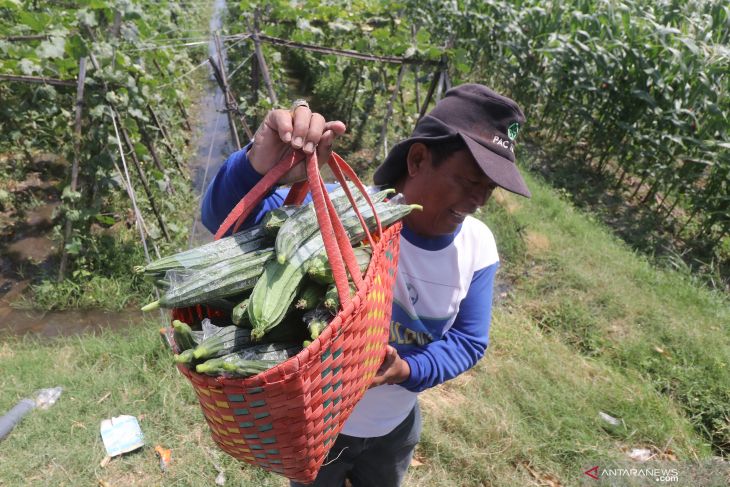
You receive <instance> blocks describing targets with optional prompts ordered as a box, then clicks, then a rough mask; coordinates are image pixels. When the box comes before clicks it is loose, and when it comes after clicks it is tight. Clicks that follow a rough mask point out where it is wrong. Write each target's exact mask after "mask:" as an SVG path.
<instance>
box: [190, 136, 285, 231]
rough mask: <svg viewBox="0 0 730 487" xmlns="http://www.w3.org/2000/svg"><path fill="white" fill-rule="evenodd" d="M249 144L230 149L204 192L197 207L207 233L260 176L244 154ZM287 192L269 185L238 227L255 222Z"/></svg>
mask: <svg viewBox="0 0 730 487" xmlns="http://www.w3.org/2000/svg"><path fill="white" fill-rule="evenodd" d="M250 147H251V144H248V145H247V146H246V147H244V148H243V149H241V150H240V151H237V152H234V153H233V154H232V155H231V156H230V157H229V158H228V160H226V162H225V163H223V166H221V168H220V170H219V171H218V174H216V176H215V178H214V179H213V181H212V182H211V183H210V185H209V186H208V189H207V191H206V192H205V197H204V198H203V203H202V207H201V213H202V221H203V225H205V227H206V228H207V229H208V230H210V231H211V233H215V232H216V231H217V230H218V227H219V226H220V224H221V223H222V222H223V220H224V219H225V218H226V216H228V213H230V212H231V210H232V209H233V207H234V206H236V205H237V204H238V202H239V201H240V200H241V198H243V197H244V196H245V195H246V193H248V192H249V191H251V189H252V188H253V187H254V186H255V185H256V183H258V182H259V181H260V180H261V178H263V176H262V175H261V174H259V173H258V172H256V170H255V169H254V168H253V167H252V166H251V161H250V160H249V158H248V155H247V151H248V149H249V148H250ZM287 192H288V189H279V190H273V189H272V191H270V192H269V194H267V195H266V196H265V197H264V199H263V200H262V201H261V203H260V204H259V205H258V206H257V207H256V208H255V209H254V210H253V211H252V212H251V215H250V216H249V217H248V218H247V219H246V221H245V222H244V223H243V226H242V228H247V227H250V226H251V225H255V224H257V223H258V222H259V221H261V218H263V216H264V214H265V213H266V212H267V211H269V210H272V209H274V208H277V207H279V206H281V205H282V204H283V203H284V198H286V194H287Z"/></svg>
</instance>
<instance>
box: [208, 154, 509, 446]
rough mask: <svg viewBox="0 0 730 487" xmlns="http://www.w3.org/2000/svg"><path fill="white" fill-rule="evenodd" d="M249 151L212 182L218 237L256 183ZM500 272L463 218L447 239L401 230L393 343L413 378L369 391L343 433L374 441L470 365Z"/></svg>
mask: <svg viewBox="0 0 730 487" xmlns="http://www.w3.org/2000/svg"><path fill="white" fill-rule="evenodd" d="M247 150H248V146H247V147H245V148H244V149H242V150H240V151H238V152H236V153H234V154H233V155H231V157H229V159H228V160H227V161H226V162H225V164H224V165H223V166H222V167H221V169H220V170H219V172H218V174H217V175H216V177H215V179H214V180H213V181H212V182H211V184H210V186H209V187H208V190H207V192H206V194H205V197H204V199H203V204H202V221H203V223H204V224H205V226H206V227H207V228H208V229H209V230H210V231H211V232H215V231H216V230H217V229H218V227H219V226H220V224H221V222H222V221H223V220H224V219H225V217H226V216H227V215H228V213H229V212H230V211H231V209H233V207H234V206H235V205H236V204H237V203H238V202H239V200H240V199H241V198H242V197H243V196H244V195H245V194H246V193H247V192H248V191H250V190H251V188H253V186H254V185H255V184H256V183H257V182H258V181H259V180H260V179H261V175H259V174H258V173H257V172H256V171H255V170H254V169H253V167H251V164H250V162H249V161H248V158H247V157H246V152H247ZM286 193H287V189H285V188H282V189H277V190H273V191H272V192H271V193H269V194H268V195H267V196H266V198H265V199H264V200H263V201H262V202H261V204H260V206H259V208H257V209H256V210H255V211H254V212H253V214H252V215H251V216H250V217H249V218H248V219H247V220H246V222H245V225H247V226H250V225H253V224H256V223H258V221H260V220H261V218H263V215H264V214H265V213H266V212H267V211H269V210H271V209H273V208H276V207H279V206H281V205H282V204H283V202H284V199H285V198H286ZM498 267H499V256H498V254H497V246H496V244H495V241H494V237H493V235H492V232H491V231H490V230H489V228H487V226H486V225H485V224H484V223H482V222H481V221H479V220H477V219H476V218H473V217H467V218H466V219H465V220H464V222H463V223H462V224H461V225H460V226H459V228H457V230H456V231H455V232H454V233H453V234H451V235H445V236H439V237H423V236H420V235H417V234H415V233H414V232H412V231H411V230H410V229H409V228H408V227H407V226H405V225H404V227H403V231H402V233H401V242H400V257H399V261H398V274H397V276H396V283H395V288H394V290H393V296H394V298H393V314H392V319H391V326H390V345H392V346H393V347H395V349H396V350H397V351H398V354H399V355H400V356H401V357H402V358H403V359H404V360H406V362H408V365H409V366H410V368H411V375H410V377H409V379H408V380H406V381H405V382H403V383H401V384H397V385H382V386H379V387H374V388H372V389H369V390H368V391H367V392H366V393H365V395H364V396H363V398H362V399H361V401H360V402H359V403H358V404H357V405H356V406H355V408H354V409H353V412H352V414H351V415H350V417H349V418H348V420H347V421H346V422H345V425H344V427H343V429H342V433H344V434H347V435H351V436H357V437H361V438H372V437H377V436H383V435H386V434H388V433H390V432H391V431H392V430H393V429H394V428H395V427H396V426H398V425H399V424H400V423H401V422H402V421H403V420H404V419H405V418H406V417H407V416H408V413H409V412H410V411H411V409H413V406H414V405H415V403H416V399H417V396H418V393H419V392H420V391H423V390H425V389H428V388H430V387H433V386H435V385H438V384H441V383H442V382H445V381H447V380H449V379H452V378H454V377H456V376H457V375H459V374H461V373H463V372H465V371H466V370H468V369H469V368H471V367H473V366H474V365H475V364H476V363H477V361H478V360H479V359H480V358H482V356H483V355H484V352H485V350H486V348H487V345H488V343H489V327H490V323H491V315H492V289H493V284H494V276H495V274H496V271H497V268H498Z"/></svg>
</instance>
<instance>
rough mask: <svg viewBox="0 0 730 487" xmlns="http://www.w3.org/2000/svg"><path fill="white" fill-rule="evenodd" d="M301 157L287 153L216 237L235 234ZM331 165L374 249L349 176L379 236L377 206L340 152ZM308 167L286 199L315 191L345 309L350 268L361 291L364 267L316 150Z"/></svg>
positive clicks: (296, 200)
mask: <svg viewBox="0 0 730 487" xmlns="http://www.w3.org/2000/svg"><path fill="white" fill-rule="evenodd" d="M300 158H301V151H291V152H290V153H289V154H287V155H285V156H284V157H283V158H282V159H281V160H280V161H279V162H278V163H277V164H276V165H274V167H272V168H271V169H270V170H269V171H267V173H266V174H265V175H264V176H263V177H262V178H261V180H260V181H259V182H258V183H256V185H255V186H254V187H253V188H252V189H251V191H249V192H248V193H247V194H246V195H245V196H244V197H243V198H241V201H239V202H238V204H237V205H236V206H235V207H234V208H233V209H232V210H231V212H230V213H229V214H228V216H227V217H226V218H225V220H223V222H222V223H221V225H220V227H219V228H218V231H217V232H216V234H215V239H216V240H218V239H220V238H221V237H222V236H223V235H225V234H226V232H228V230H229V229H230V228H231V227H233V233H235V232H236V231H237V230H238V228H239V227H240V226H241V225H242V224H243V222H244V221H245V220H246V218H247V217H248V216H249V215H250V214H251V212H252V211H253V209H254V208H255V207H256V205H258V204H259V203H260V202H261V200H262V199H263V198H264V196H265V195H266V194H267V193H268V191H269V190H270V189H271V188H272V187H273V186H274V185H275V184H276V182H277V181H279V179H281V177H282V176H284V174H286V173H287V172H288V171H289V170H290V169H291V168H292V167H294V166H295V165H296V164H297V163H298V162H299V161H300ZM327 163H328V165H329V166H330V168H331V169H332V172H333V173H334V175H335V177H336V178H337V180H338V181H339V182H340V184H341V185H342V187H343V190H344V191H345V194H346V195H347V197H348V199H349V200H350V203H351V204H352V207H353V209H354V211H355V214H356V215H357V217H358V219H359V220H360V224H361V225H362V226H363V229H364V230H365V235H366V238H367V240H368V241H369V243H370V245H371V246H373V248H374V243H375V240H374V239H373V236H372V235H371V234H370V231H369V230H368V228H367V224H366V223H365V219H364V218H363V217H362V215H361V214H360V211H359V209H358V208H357V205H356V204H355V198H354V197H353V195H352V192H351V191H350V188H349V187H348V185H347V183H346V181H345V175H347V177H348V178H349V179H350V180H351V181H352V182H353V183H354V184H355V186H356V187H357V189H358V190H359V191H360V192H361V193H362V194H363V196H364V197H365V200H366V201H367V203H368V205H369V206H370V208H371V209H372V211H373V215H374V216H375V221H376V223H377V228H378V237H379V236H380V235H382V233H383V230H382V226H381V224H380V219H379V218H378V215H377V213H376V212H375V206H374V205H373V202H372V201H371V200H370V196H369V195H368V192H367V190H366V189H365V186H364V185H363V183H362V181H361V180H360V178H358V176H357V174H355V171H353V169H352V168H351V167H350V166H349V165H348V164H347V163H346V162H345V161H344V159H342V157H340V156H339V155H338V154H336V153H334V152H333V153H332V154H331V156H330V158H329V160H328V161H327ZM306 169H307V180H306V181H302V182H300V183H296V184H295V185H294V186H293V187H292V189H291V190H290V193H289V195H288V196H287V198H286V202H288V203H299V204H300V203H301V202H302V200H303V199H304V197H305V195H306V193H307V186H308V187H309V189H310V190H311V192H312V201H313V204H314V209H315V214H316V216H317V222H318V224H319V227H320V231H321V233H322V239H323V241H324V246H325V251H326V252H327V257H328V259H329V261H330V266H331V268H332V274H333V276H334V278H335V286H336V287H337V293H338V294H339V297H340V303H341V305H342V307H343V308H344V307H345V306H346V305H347V304H348V303H349V302H350V292H349V290H350V289H349V285H348V279H347V272H346V270H345V269H347V271H349V272H350V275H351V276H352V279H353V281H354V283H355V286H356V287H357V289H358V290H360V289H362V288H363V286H364V280H363V276H362V275H361V273H360V268H359V266H358V264H357V260H356V259H355V254H354V252H353V250H352V245H351V244H350V239H349V237H348V236H347V233H346V232H345V229H344V227H343V226H342V222H341V221H340V219H339V216H338V215H337V212H336V211H335V209H334V207H333V206H332V201H331V200H330V198H329V195H328V193H327V191H326V188H325V186H324V181H323V180H322V176H321V174H320V172H319V164H318V162H317V154H316V152H314V153H312V154H310V155H308V156H307V162H306Z"/></svg>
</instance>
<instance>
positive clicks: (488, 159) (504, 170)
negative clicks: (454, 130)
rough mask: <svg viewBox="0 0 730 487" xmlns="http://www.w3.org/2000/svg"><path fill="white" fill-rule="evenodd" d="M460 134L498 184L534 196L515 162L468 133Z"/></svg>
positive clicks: (510, 190) (486, 172)
mask: <svg viewBox="0 0 730 487" xmlns="http://www.w3.org/2000/svg"><path fill="white" fill-rule="evenodd" d="M459 135H460V136H461V138H462V139H463V140H464V143H465V144H466V146H467V147H468V148H469V152H471V155H472V156H474V160H476V162H477V164H478V165H479V167H480V168H481V169H482V171H484V174H486V175H487V176H488V177H489V179H491V180H492V181H494V183H495V184H496V185H497V186H499V187H500V188H503V189H506V190H507V191H509V192H511V193H515V194H518V195H520V196H524V197H525V198H529V197H531V196H532V194H531V193H530V190H529V189H527V184H525V181H524V179H522V176H521V175H520V172H519V170H518V169H517V166H516V165H515V163H514V162H512V161H510V160H509V159H506V158H504V157H502V156H500V155H498V154H496V153H494V152H492V151H491V150H489V149H487V148H486V147H484V146H483V145H481V144H480V143H479V142H477V141H476V140H474V139H472V138H471V137H469V136H468V135H464V134H462V133H459Z"/></svg>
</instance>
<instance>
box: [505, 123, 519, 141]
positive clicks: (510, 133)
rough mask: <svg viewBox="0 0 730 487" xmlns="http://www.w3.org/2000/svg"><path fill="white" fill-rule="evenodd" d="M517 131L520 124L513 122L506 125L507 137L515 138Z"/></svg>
mask: <svg viewBox="0 0 730 487" xmlns="http://www.w3.org/2000/svg"><path fill="white" fill-rule="evenodd" d="M519 132H520V124H519V123H517V122H514V123H512V124H511V125H510V126H509V127H507V136H508V137H509V140H515V139H516V138H517V134H518V133H519Z"/></svg>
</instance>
